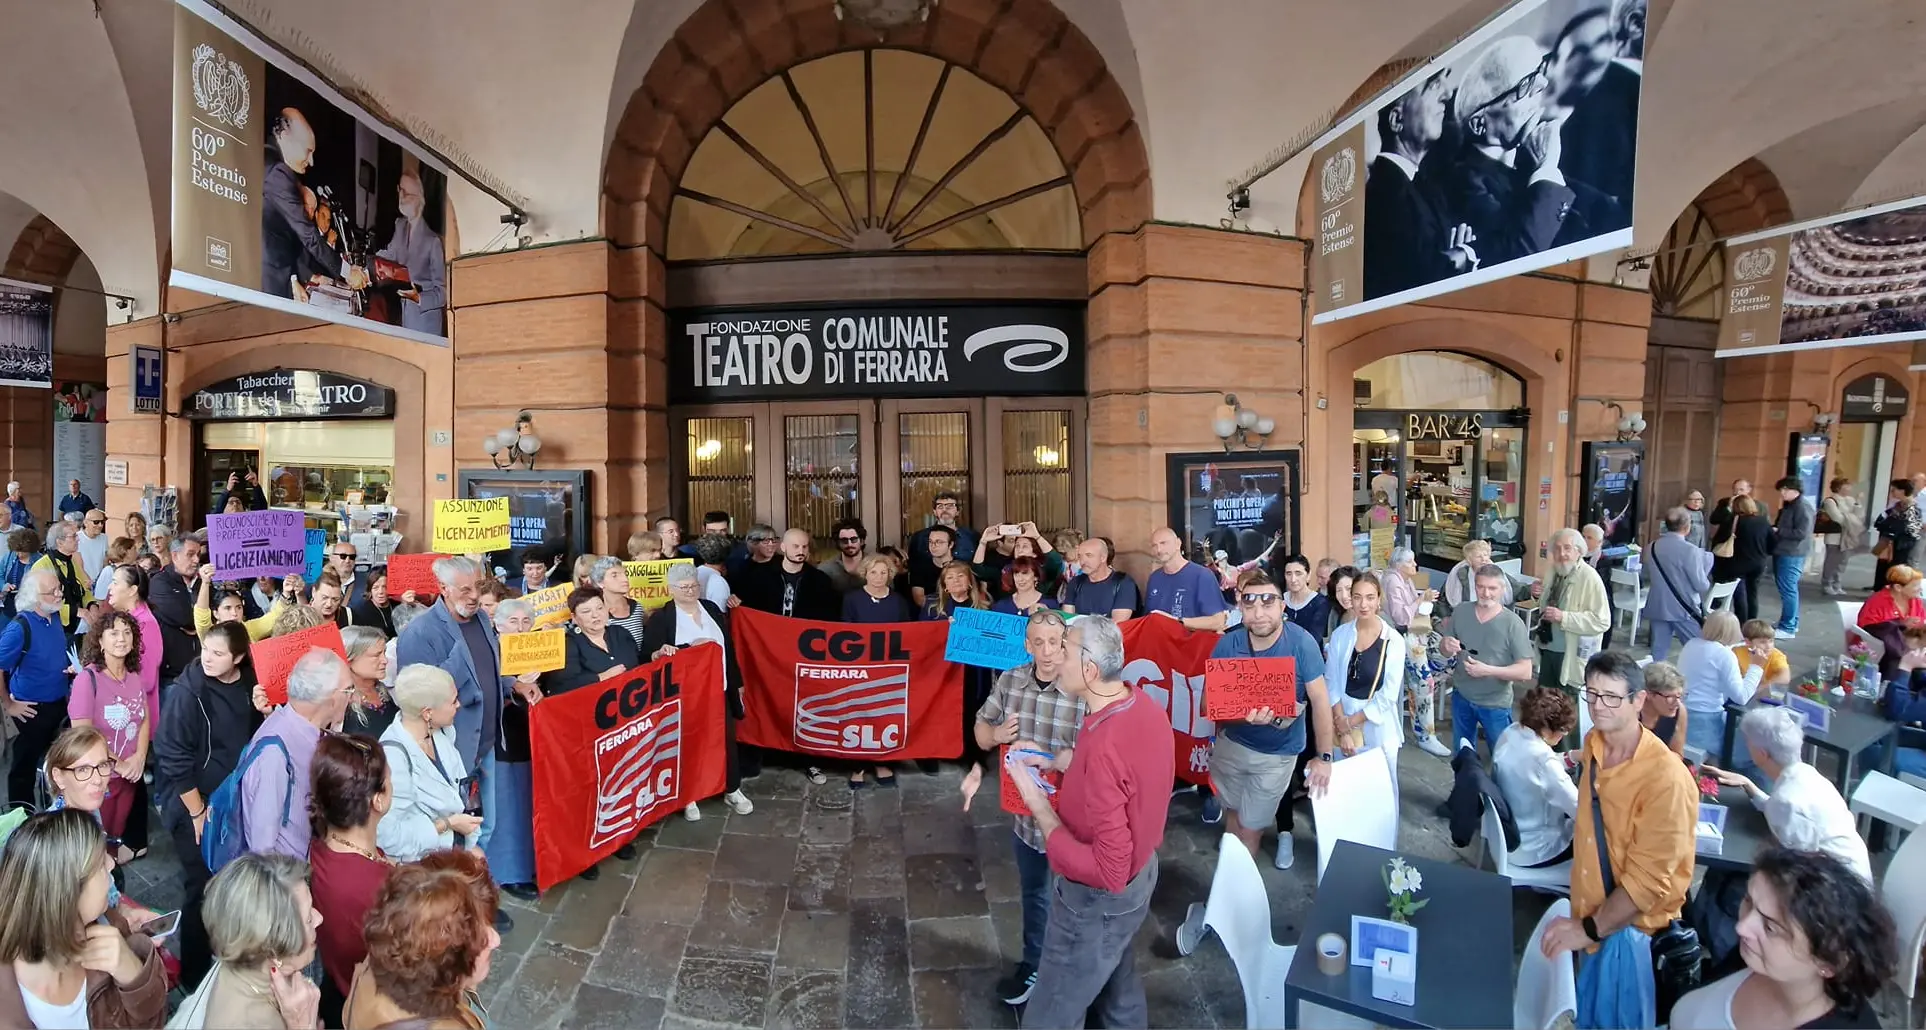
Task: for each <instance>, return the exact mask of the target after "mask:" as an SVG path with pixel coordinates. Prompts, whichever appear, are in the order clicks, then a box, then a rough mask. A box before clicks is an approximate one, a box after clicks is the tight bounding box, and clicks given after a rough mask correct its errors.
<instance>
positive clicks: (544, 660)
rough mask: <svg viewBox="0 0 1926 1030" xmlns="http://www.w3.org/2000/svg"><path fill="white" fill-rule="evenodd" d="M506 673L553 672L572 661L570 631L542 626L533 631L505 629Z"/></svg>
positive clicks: (504, 655)
mask: <svg viewBox="0 0 1926 1030" xmlns="http://www.w3.org/2000/svg"><path fill="white" fill-rule="evenodd" d="M497 639H499V640H500V641H501V643H502V675H504V676H520V675H521V674H522V673H525V672H553V671H555V670H556V669H559V668H561V667H562V666H564V665H566V664H568V631H567V630H565V629H539V630H536V631H535V632H533V633H503V634H502V635H501V636H500V637H499V638H497Z"/></svg>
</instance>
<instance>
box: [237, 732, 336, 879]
mask: <svg viewBox="0 0 1926 1030" xmlns="http://www.w3.org/2000/svg"><path fill="white" fill-rule="evenodd" d="M268 737H280V738H281V743H282V744H284V745H286V746H287V749H288V761H289V762H292V763H293V765H294V781H293V782H292V783H290V782H289V781H288V767H287V764H286V763H283V762H282V761H281V752H280V750H279V749H277V748H275V747H274V746H273V745H272V744H270V745H268V747H267V749H266V750H264V751H262V752H261V754H260V755H259V757H257V758H255V759H254V764H253V765H251V766H249V767H248V770H247V775H246V776H244V777H242V778H241V806H242V807H241V813H242V815H243V817H244V818H245V820H246V824H247V849H248V850H249V851H258V852H265V853H268V854H279V855H286V856H288V857H289V858H298V859H301V860H302V861H306V860H307V855H308V840H309V838H310V837H311V836H312V834H311V832H310V831H309V829H308V770H309V768H310V767H311V766H312V765H313V764H314V749H315V748H316V747H318V746H320V744H321V730H320V729H319V728H317V727H316V726H315V725H314V724H313V723H311V722H309V721H308V720H306V719H304V718H302V717H301V715H300V713H298V712H296V711H295V710H294V706H292V705H282V706H281V707H279V708H276V709H275V710H274V713H273V714H272V715H269V716H268V717H267V720H266V721H264V722H262V723H261V728H260V729H258V730H255V731H254V736H253V738H252V739H250V740H249V741H248V747H250V748H251V747H253V746H254V745H255V743H256V742H257V741H261V740H264V739H266V738H268ZM283 798H285V799H286V800H287V803H288V804H287V813H288V821H287V822H286V823H283V822H281V810H282V809H281V802H282V799H283Z"/></svg>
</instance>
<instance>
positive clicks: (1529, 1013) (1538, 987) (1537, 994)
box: [1511, 898, 1578, 1030]
mask: <svg viewBox="0 0 1926 1030" xmlns="http://www.w3.org/2000/svg"><path fill="white" fill-rule="evenodd" d="M1571 914H1572V903H1571V901H1569V900H1568V899H1565V898H1559V899H1558V900H1557V901H1554V902H1552V906H1551V907H1550V908H1548V909H1546V910H1545V915H1544V916H1543V918H1541V919H1539V920H1538V926H1537V927H1535V928H1534V929H1533V930H1532V932H1531V940H1529V941H1527V942H1525V954H1524V955H1523V956H1522V957H1521V958H1520V959H1519V962H1518V989H1517V990H1516V991H1513V992H1512V997H1511V1025H1512V1026H1513V1027H1515V1028H1516V1030H1551V1027H1552V1026H1553V1024H1555V1023H1557V1022H1558V1017H1559V1016H1562V1015H1564V1014H1565V1013H1567V1012H1569V1013H1571V1014H1572V1015H1574V1016H1576V1015H1577V1014H1578V974H1577V973H1576V971H1575V970H1574V967H1573V965H1572V956H1571V955H1570V954H1564V955H1560V956H1559V957H1557V958H1555V959H1553V958H1546V957H1545V953H1544V952H1543V951H1542V950H1540V948H1539V942H1540V941H1541V940H1543V939H1544V937H1545V928H1546V927H1548V926H1550V925H1551V921H1552V920H1554V919H1558V918H1560V917H1568V916H1570V915H1571Z"/></svg>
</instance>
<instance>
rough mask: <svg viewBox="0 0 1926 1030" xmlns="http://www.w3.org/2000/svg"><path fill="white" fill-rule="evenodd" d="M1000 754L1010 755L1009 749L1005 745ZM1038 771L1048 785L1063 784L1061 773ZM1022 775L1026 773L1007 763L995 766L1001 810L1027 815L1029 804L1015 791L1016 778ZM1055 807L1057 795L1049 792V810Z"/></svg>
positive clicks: (1056, 785) (1058, 785)
mask: <svg viewBox="0 0 1926 1030" xmlns="http://www.w3.org/2000/svg"><path fill="white" fill-rule="evenodd" d="M1002 756H1003V757H1004V758H1006V759H1007V758H1008V757H1009V756H1010V749H1009V748H1008V747H1007V746H1006V747H1005V748H1004V749H1003V751H1002ZM1038 771H1039V772H1040V773H1041V774H1042V776H1043V779H1044V782H1046V783H1048V784H1050V786H1052V787H1061V786H1063V774H1062V773H1060V772H1058V771H1056V770H1055V769H1042V770H1038ZM1024 775H1027V774H1026V773H1024V772H1023V770H1021V769H1012V768H1010V767H1009V766H1008V765H1007V764H1006V765H1001V766H998V768H997V785H998V793H999V794H1001V795H1002V797H1001V798H1000V800H1001V801H1002V802H1003V810H1004V811H1005V812H1008V813H1010V814H1011V815H1025V816H1027V815H1029V814H1030V806H1029V805H1026V804H1024V803H1023V795H1021V794H1019V793H1017V785H1016V778H1017V777H1019V776H1024ZM1056 807H1057V796H1056V795H1055V794H1051V795H1050V809H1051V811H1055V810H1056Z"/></svg>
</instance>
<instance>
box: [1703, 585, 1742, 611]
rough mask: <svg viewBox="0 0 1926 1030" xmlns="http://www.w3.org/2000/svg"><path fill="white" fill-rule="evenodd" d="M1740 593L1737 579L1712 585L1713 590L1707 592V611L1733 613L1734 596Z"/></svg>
mask: <svg viewBox="0 0 1926 1030" xmlns="http://www.w3.org/2000/svg"><path fill="white" fill-rule="evenodd" d="M1738 592H1739V581H1738V580H1736V579H1735V580H1731V581H1728V582H1725V583H1714V584H1712V589H1710V590H1708V591H1706V592H1705V610H1706V611H1708V612H1724V611H1731V610H1732V595H1733V594H1736V593H1738Z"/></svg>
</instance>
